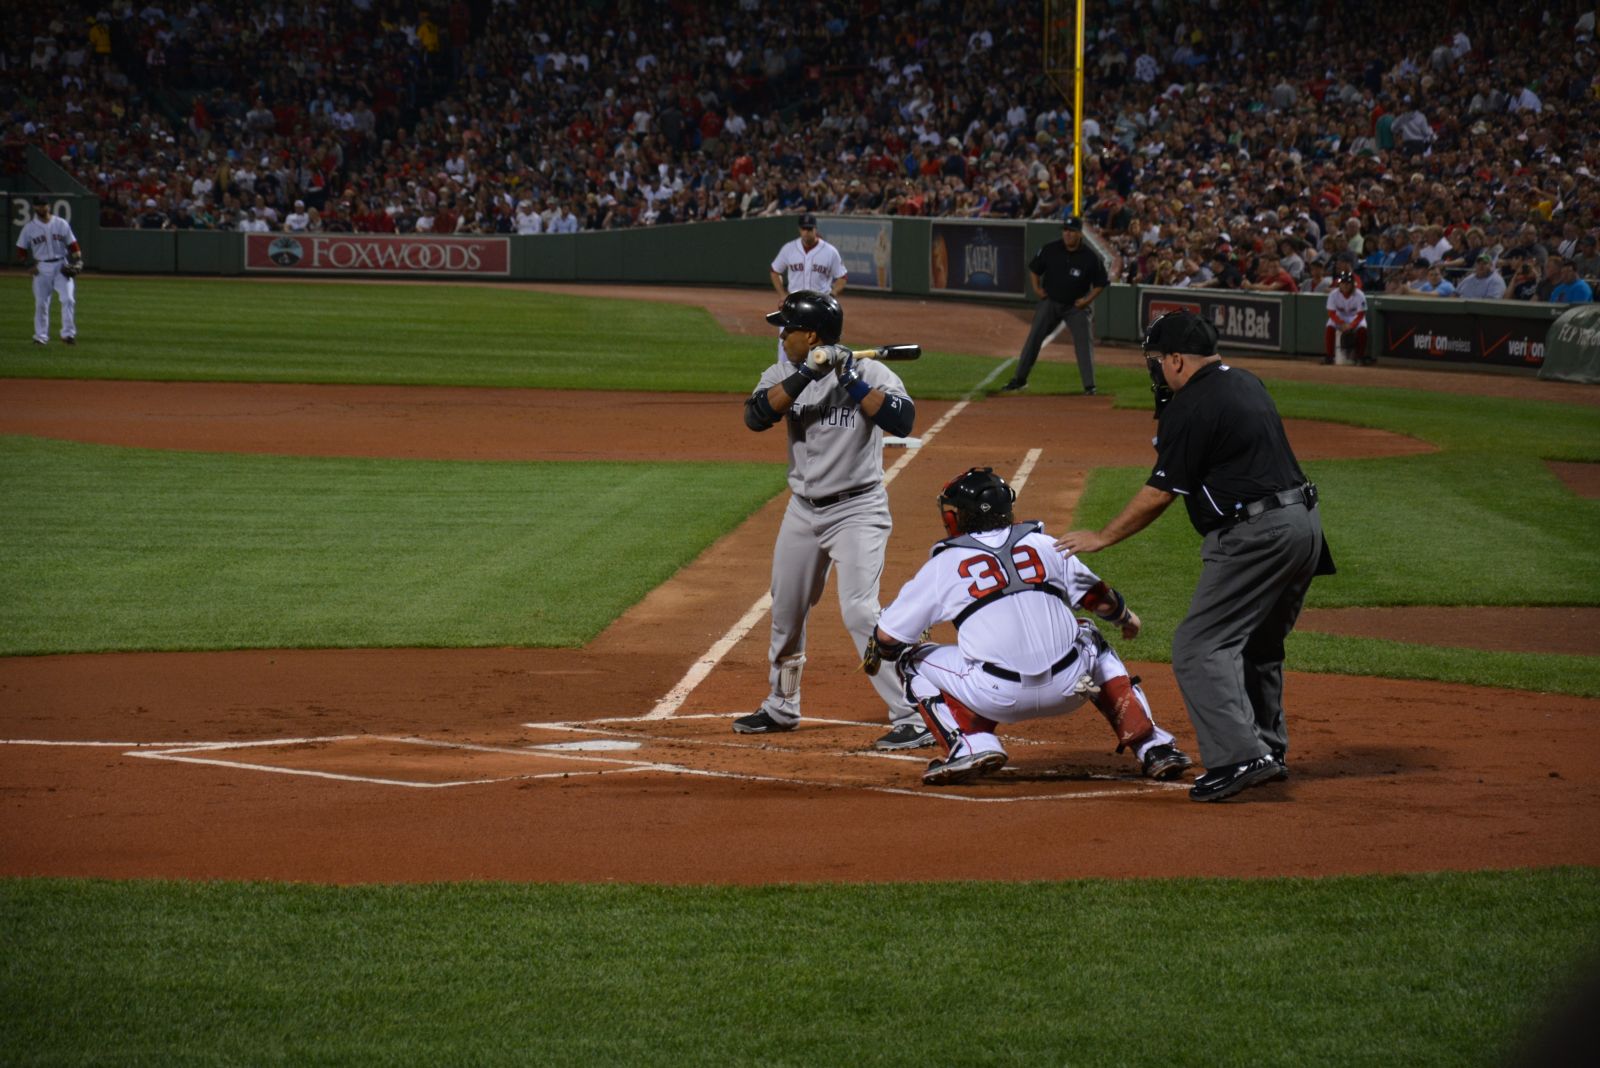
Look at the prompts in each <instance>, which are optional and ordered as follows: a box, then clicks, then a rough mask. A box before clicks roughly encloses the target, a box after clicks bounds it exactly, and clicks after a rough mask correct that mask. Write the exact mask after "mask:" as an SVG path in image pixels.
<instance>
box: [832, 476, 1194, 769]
mask: <svg viewBox="0 0 1600 1068" xmlns="http://www.w3.org/2000/svg"><path fill="white" fill-rule="evenodd" d="M1015 500H1016V494H1015V493H1014V492H1013V491H1012V489H1011V487H1010V486H1008V485H1006V482H1005V480H1004V479H1002V478H1001V477H1000V476H999V475H996V474H995V473H994V470H993V468H988V467H981V468H980V467H974V468H971V469H969V470H968V471H966V472H965V473H963V474H962V475H960V476H959V477H957V478H955V479H953V480H952V481H951V482H949V483H948V484H947V485H946V486H945V488H944V492H943V493H941V494H940V495H939V512H940V515H941V517H942V518H943V519H944V526H945V531H946V533H948V534H949V537H947V538H945V539H944V540H943V541H941V542H939V543H937V544H936V545H934V547H933V551H932V554H931V556H930V557H929V559H928V562H927V563H925V564H923V565H922V568H921V570H919V571H918V572H917V573H916V575H915V576H913V577H912V579H911V581H909V582H907V583H906V584H905V586H903V587H902V588H901V590H900V594H899V596H897V597H896V598H895V599H894V603H892V604H890V605H889V607H887V608H885V609H884V610H883V615H882V616H880V617H879V619H878V627H877V631H876V633H875V634H874V635H873V640H872V642H871V643H870V644H869V646H868V648H867V654H866V657H865V660H864V662H863V664H862V667H863V668H864V669H865V670H866V671H867V673H868V674H871V675H873V676H875V677H876V676H877V675H878V674H879V668H880V666H881V663H882V661H883V660H890V661H895V662H896V663H898V665H899V674H900V678H901V680H902V681H903V682H904V684H905V689H906V695H907V697H908V698H910V699H911V700H912V701H913V702H915V704H916V706H917V710H918V711H919V712H920V713H921V714H922V718H923V721H924V722H926V723H927V725H928V728H929V729H930V730H931V731H932V732H933V734H934V736H935V738H936V739H937V741H938V742H939V744H940V745H941V746H942V747H943V748H944V754H945V755H944V756H943V757H942V758H939V759H936V760H934V761H932V762H931V763H930V764H929V765H928V770H927V771H925V772H924V773H923V775H922V781H923V782H925V783H927V784H929V785H932V786H940V785H945V784H948V783H956V782H963V781H965V780H967V779H970V778H973V777H974V776H977V775H987V774H989V773H991V772H994V771H997V770H999V769H1000V768H1002V767H1004V766H1005V763H1006V759H1007V758H1006V751H1005V748H1004V747H1003V746H1002V745H1001V744H1000V739H999V738H998V737H997V736H996V734H995V730H996V728H997V727H998V726H999V725H1000V724H1002V723H1018V722H1021V721H1022V720H1027V719H1036V718H1039V717H1042V716H1061V715H1065V714H1067V713H1068V712H1071V711H1072V710H1073V709H1075V708H1077V707H1078V706H1079V705H1081V704H1083V703H1084V702H1085V701H1089V702H1093V704H1094V705H1095V707H1096V708H1098V709H1099V710H1100V714H1101V715H1103V716H1104V717H1105V718H1106V721H1107V722H1108V723H1110V724H1111V727H1112V729H1113V730H1114V731H1115V732H1116V735H1117V751H1118V752H1119V753H1120V752H1121V751H1122V750H1123V749H1124V748H1131V749H1132V750H1133V752H1134V755H1135V756H1136V757H1137V758H1138V759H1139V761H1140V766H1141V769H1142V771H1143V773H1144V774H1145V775H1147V776H1149V777H1150V778H1152V779H1173V778H1177V777H1178V776H1179V775H1181V774H1183V772H1184V770H1185V769H1186V768H1189V767H1190V766H1191V765H1192V763H1193V762H1192V761H1191V760H1190V759H1189V758H1188V756H1186V755H1185V754H1184V752H1183V751H1182V750H1181V749H1179V748H1178V747H1177V745H1175V744H1174V741H1173V737H1172V735H1170V734H1168V733H1167V732H1166V731H1164V730H1162V729H1161V727H1159V726H1157V725H1156V722H1155V719H1154V717H1153V716H1152V715H1151V713H1150V703H1149V702H1148V701H1146V700H1145V696H1144V691H1143V690H1142V689H1141V688H1140V687H1139V684H1138V680H1137V679H1131V678H1129V677H1128V669H1127V667H1126V666H1125V665H1124V664H1123V662H1122V658H1121V657H1119V656H1117V654H1116V651H1115V650H1113V649H1112V648H1111V645H1110V643H1109V642H1107V641H1106V639H1105V638H1104V637H1102V636H1101V634H1100V631H1099V629H1098V628H1097V627H1096V626H1095V625H1094V624H1093V623H1090V622H1088V621H1087V620H1080V619H1078V618H1077V617H1076V616H1074V615H1073V609H1075V608H1085V609H1088V610H1089V611H1091V612H1093V613H1094V614H1095V615H1097V616H1099V617H1100V618H1101V619H1104V620H1106V621H1107V622H1109V623H1111V624H1113V625H1114V626H1117V627H1120V628H1121V630H1122V636H1123V637H1124V638H1132V637H1134V636H1136V635H1137V634H1138V633H1139V627H1140V622H1139V617H1138V616H1137V615H1135V614H1134V613H1133V611H1132V610H1131V609H1129V608H1128V606H1127V603H1126V602H1125V601H1124V600H1123V598H1122V595H1121V594H1120V593H1118V592H1117V591H1116V590H1114V589H1112V588H1111V587H1110V586H1107V585H1106V584H1105V583H1104V582H1102V581H1101V580H1100V578H1099V576H1097V575H1096V574H1095V573H1094V572H1093V571H1090V570H1089V569H1088V568H1087V567H1085V566H1084V565H1083V563H1082V562H1080V561H1079V560H1078V559H1077V557H1075V556H1064V555H1062V553H1061V552H1060V550H1058V549H1057V548H1056V547H1055V542H1054V541H1053V540H1052V539H1051V538H1050V536H1049V535H1047V534H1045V533H1044V528H1043V525H1042V524H1040V523H1039V522H1037V521H1029V522H1024V523H1014V522H1013V521H1012V502H1014V501H1015ZM947 620H954V621H955V624H956V640H957V644H955V645H934V644H931V643H923V644H918V636H919V635H921V634H922V633H923V632H925V631H926V630H927V629H928V628H929V627H931V626H933V625H934V624H935V623H943V622H945V621H947Z"/></svg>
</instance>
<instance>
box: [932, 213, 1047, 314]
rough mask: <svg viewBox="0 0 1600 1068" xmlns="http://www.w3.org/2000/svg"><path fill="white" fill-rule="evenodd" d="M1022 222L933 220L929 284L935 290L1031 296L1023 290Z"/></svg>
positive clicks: (987, 294) (1023, 254)
mask: <svg viewBox="0 0 1600 1068" xmlns="http://www.w3.org/2000/svg"><path fill="white" fill-rule="evenodd" d="M1026 233H1027V230H1026V228H1025V227H1024V225H1023V224H1022V223H987V222H986V223H968V222H936V223H934V224H933V243H932V246H931V247H930V249H929V252H928V288H929V289H930V290H931V291H932V292H934V293H981V294H983V295H985V296H991V297H1019V298H1022V297H1032V296H1033V293H1032V291H1031V290H1028V291H1024V289H1023V283H1024V282H1025V281H1026V276H1027V268H1028V260H1027V254H1026V252H1025V251H1024V249H1023V237H1024V235H1025V234H1026Z"/></svg>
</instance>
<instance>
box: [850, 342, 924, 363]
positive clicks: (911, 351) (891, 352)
mask: <svg viewBox="0 0 1600 1068" xmlns="http://www.w3.org/2000/svg"><path fill="white" fill-rule="evenodd" d="M850 354H851V355H852V356H854V357H855V358H856V359H858V360H883V361H885V362H886V363H901V362H904V361H906V360H920V359H922V346H921V345H879V346H878V347H877V348H875V349H852V350H851V353H850Z"/></svg>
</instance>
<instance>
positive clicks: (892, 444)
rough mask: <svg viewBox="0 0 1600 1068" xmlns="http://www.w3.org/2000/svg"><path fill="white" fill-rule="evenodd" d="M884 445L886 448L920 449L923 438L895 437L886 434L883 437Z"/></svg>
mask: <svg viewBox="0 0 1600 1068" xmlns="http://www.w3.org/2000/svg"><path fill="white" fill-rule="evenodd" d="M883 447H884V448H886V449H893V448H901V449H920V448H922V439H921V438H902V437H895V436H893V435H889V434H885V435H884V437H883Z"/></svg>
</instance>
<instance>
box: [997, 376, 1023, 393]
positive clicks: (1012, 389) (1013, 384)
mask: <svg viewBox="0 0 1600 1068" xmlns="http://www.w3.org/2000/svg"><path fill="white" fill-rule="evenodd" d="M1027 388H1028V383H1026V382H1024V381H1022V380H1021V379H1020V378H1013V379H1012V380H1011V381H1009V382H1007V383H1006V384H1005V385H1003V386H1001V387H1000V392H1001V393H1021V392H1022V391H1023V390H1025V389H1027Z"/></svg>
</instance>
